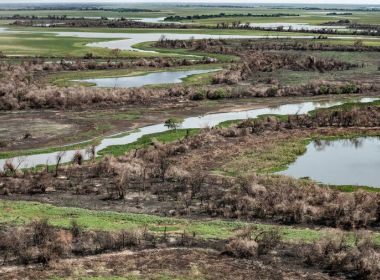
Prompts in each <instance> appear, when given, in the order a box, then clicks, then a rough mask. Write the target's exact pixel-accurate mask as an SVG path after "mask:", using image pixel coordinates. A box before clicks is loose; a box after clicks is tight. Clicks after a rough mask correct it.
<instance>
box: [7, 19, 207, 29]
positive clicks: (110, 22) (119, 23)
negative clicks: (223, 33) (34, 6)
mask: <svg viewBox="0 0 380 280" xmlns="http://www.w3.org/2000/svg"><path fill="white" fill-rule="evenodd" d="M10 25H17V26H35V27H107V28H176V29H187V28H201V26H193V25H192V26H190V25H185V24H181V25H178V24H175V23H164V24H162V23H152V22H143V21H138V20H130V19H126V18H120V19H108V18H100V19H90V18H82V19H68V18H64V19H62V18H61V19H50V18H47V19H22V20H21V19H17V20H15V21H13V22H12V23H10Z"/></svg>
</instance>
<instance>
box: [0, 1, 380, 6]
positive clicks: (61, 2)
mask: <svg viewBox="0 0 380 280" xmlns="http://www.w3.org/2000/svg"><path fill="white" fill-rule="evenodd" d="M94 2H104V3H116V2H117V3H139V2H140V3H142V2H156V3H160V2H174V3H191V2H198V3H199V2H201V3H222V2H224V3H246V4H248V3H281V4H286V3H298V4H351V5H352V4H358V5H360V6H368V5H380V0H366V1H362V0H361V1H360V0H359V1H358V0H311V1H310V0H285V1H284V0H208V1H202V0H156V1H154V0H150V1H148V0H140V1H139V0H133V1H131V0H0V4H5V3H60V4H66V3H94Z"/></svg>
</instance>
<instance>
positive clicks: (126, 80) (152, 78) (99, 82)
mask: <svg viewBox="0 0 380 280" xmlns="http://www.w3.org/2000/svg"><path fill="white" fill-rule="evenodd" d="M216 70H217V69H206V70H187V71H186V70H184V71H166V72H157V73H149V74H146V75H140V76H129V77H113V78H98V79H84V80H74V81H75V82H87V83H92V84H95V85H96V87H108V88H131V87H141V86H145V85H159V84H175V83H181V82H182V80H183V79H184V78H186V77H189V76H191V75H198V74H203V73H210V72H213V71H216Z"/></svg>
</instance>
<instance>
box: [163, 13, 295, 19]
mask: <svg viewBox="0 0 380 280" xmlns="http://www.w3.org/2000/svg"><path fill="white" fill-rule="evenodd" d="M297 16H299V14H286V13H277V14H252V13H247V14H226V13H220V14H209V15H193V16H169V17H166V18H165V21H181V20H197V19H209V18H229V17H297Z"/></svg>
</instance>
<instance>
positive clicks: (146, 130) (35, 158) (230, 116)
mask: <svg viewBox="0 0 380 280" xmlns="http://www.w3.org/2000/svg"><path fill="white" fill-rule="evenodd" d="M374 100H378V98H362V99H360V100H359V101H358V102H371V101H374ZM340 104H343V102H341V101H333V102H323V103H318V102H303V103H298V104H286V105H281V106H277V107H267V108H262V109H253V110H247V111H239V112H226V113H217V114H208V115H203V116H197V117H189V118H186V119H185V120H184V122H183V124H182V128H184V129H186V128H205V127H213V126H215V125H218V124H219V123H221V122H224V121H231V120H239V119H247V118H256V117H257V116H260V115H264V114H278V115H293V114H305V113H307V112H310V111H312V110H314V109H316V108H327V107H331V106H336V105H340ZM166 130H168V128H167V127H166V126H165V125H164V124H163V123H160V124H155V125H149V126H145V127H142V128H140V129H139V130H138V131H137V132H132V133H130V134H128V135H124V133H120V136H117V135H113V136H112V137H109V138H104V139H103V140H102V141H101V143H100V144H99V145H98V146H97V147H96V152H99V151H101V150H103V149H105V148H107V147H109V146H113V145H126V144H129V143H133V142H135V141H136V140H137V139H139V138H140V137H142V136H144V135H147V134H152V133H157V132H164V131H166ZM75 151H76V150H69V151H66V152H65V154H64V156H63V157H62V161H61V162H63V163H64V162H69V161H71V160H72V158H73V156H74V154H75ZM80 151H81V152H82V154H84V155H85V154H86V149H82V150H80ZM58 154H59V152H53V153H45V154H36V155H30V156H24V157H16V158H10V159H9V160H10V161H12V162H14V163H16V164H17V165H18V164H19V166H20V168H28V167H33V166H36V165H41V164H54V163H55V161H56V157H57V155H58ZM85 158H86V159H88V156H87V155H85ZM5 161H6V159H0V169H1V168H3V166H4V163H5Z"/></svg>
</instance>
